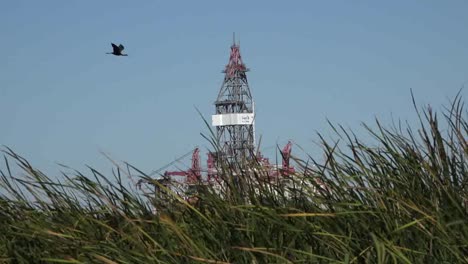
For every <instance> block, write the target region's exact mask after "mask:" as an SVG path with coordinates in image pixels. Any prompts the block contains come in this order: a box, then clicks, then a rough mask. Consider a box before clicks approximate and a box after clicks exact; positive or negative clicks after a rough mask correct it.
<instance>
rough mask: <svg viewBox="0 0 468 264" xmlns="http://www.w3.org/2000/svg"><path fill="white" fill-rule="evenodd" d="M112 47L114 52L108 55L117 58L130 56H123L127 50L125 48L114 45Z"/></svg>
mask: <svg viewBox="0 0 468 264" xmlns="http://www.w3.org/2000/svg"><path fill="white" fill-rule="evenodd" d="M111 45H112V49H113V51H112V52H107V53H106V54H112V55H115V56H128V55H127V54H123V53H122V51H123V50H124V49H125V47H124V46H123V45H122V44H120V45H119V46H117V45H115V44H114V43H111Z"/></svg>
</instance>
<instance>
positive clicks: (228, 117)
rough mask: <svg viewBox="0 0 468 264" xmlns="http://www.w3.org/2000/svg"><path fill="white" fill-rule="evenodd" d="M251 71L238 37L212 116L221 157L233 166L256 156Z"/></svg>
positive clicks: (233, 46) (234, 43) (225, 70)
mask: <svg viewBox="0 0 468 264" xmlns="http://www.w3.org/2000/svg"><path fill="white" fill-rule="evenodd" d="M248 71H249V69H248V68H247V67H246V66H245V64H244V62H243V61H242V57H241V54H240V47H239V44H236V42H235V36H234V39H233V44H232V45H231V53H230V56H229V62H228V64H227V65H226V67H225V69H224V71H223V73H224V81H223V84H222V85H221V88H220V90H219V93H218V97H217V98H216V101H215V103H214V104H215V107H216V113H215V114H214V115H213V116H212V125H213V126H214V127H216V139H217V143H218V144H219V148H220V151H219V153H216V154H217V157H218V158H219V159H223V161H227V162H229V163H231V164H242V163H244V162H245V161H246V160H249V159H252V158H253V156H254V153H255V151H254V148H255V135H254V131H255V129H254V125H255V123H254V118H255V115H254V102H253V99H252V94H251V92H250V87H249V83H248V81H247V75H246V73H247V72H248Z"/></svg>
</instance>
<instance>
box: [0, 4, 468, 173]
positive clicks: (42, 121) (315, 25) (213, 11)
mask: <svg viewBox="0 0 468 264" xmlns="http://www.w3.org/2000/svg"><path fill="white" fill-rule="evenodd" d="M467 10H468V2H466V1H461V0H460V1H456V0H453V1H435V0H434V1H422V0H421V1H396V0H395V1H385V2H384V1H310V0H308V1H117V0H114V1H104V0H103V1H49V0H43V1H22V0H15V1H3V2H1V3H0V35H1V41H0V48H1V50H2V55H1V60H0V144H2V145H7V146H9V147H11V148H13V149H14V150H15V151H17V152H19V153H20V154H21V155H23V156H25V157H26V158H27V159H29V160H30V161H31V163H32V164H33V165H35V166H36V167H38V168H40V169H42V170H45V171H46V172H58V167H57V166H56V165H55V163H56V162H60V163H64V164H67V165H70V166H71V167H74V168H77V169H80V170H81V169H83V168H84V165H85V164H88V165H91V166H94V167H96V168H97V169H100V170H104V171H106V170H107V169H109V168H110V167H111V164H110V163H109V162H108V161H107V160H106V159H105V158H104V157H103V156H102V155H101V154H100V153H99V151H101V150H102V151H105V152H107V153H109V154H110V155H111V156H112V157H113V158H115V159H116V160H118V161H120V160H125V161H129V162H130V163H132V164H134V165H135V166H137V167H139V168H141V169H142V170H144V171H151V170H152V169H155V168H158V167H161V166H163V165H164V164H166V163H168V162H170V161H171V160H173V159H174V158H175V157H177V156H179V155H182V154H184V153H186V152H187V151H189V150H190V149H192V148H193V147H194V146H195V145H199V146H201V147H208V143H207V142H206V141H205V140H204V139H203V138H202V137H201V136H200V133H207V132H208V130H207V128H206V127H205V124H204V123H203V121H202V120H201V118H200V117H199V115H198V113H197V112H196V110H195V107H197V108H198V109H200V111H201V112H202V114H203V115H204V116H205V117H206V118H207V119H208V120H210V119H211V118H210V115H211V114H213V113H214V105H213V102H214V100H215V98H216V95H217V92H218V90H219V88H220V85H221V82H222V79H223V75H222V74H221V70H222V69H223V67H224V65H225V64H226V63H227V61H228V55H229V46H230V45H231V42H232V32H234V31H235V32H237V34H238V35H239V36H240V41H241V53H242V56H243V59H244V62H245V63H246V65H247V67H249V68H250V69H251V71H250V72H249V73H248V79H249V83H250V87H251V90H252V93H253V96H254V100H255V102H256V110H257V135H260V134H261V135H262V136H263V139H262V141H263V146H264V147H265V148H266V152H267V153H268V152H269V151H268V148H270V150H271V149H272V148H271V146H274V145H275V144H276V143H279V144H280V145H283V144H285V143H286V141H287V140H288V139H292V140H294V141H295V142H296V143H297V144H300V145H301V146H302V147H303V148H305V149H306V150H307V151H308V152H310V153H312V154H318V153H319V151H318V150H317V149H316V146H315V144H314V143H313V141H314V140H317V136H316V132H317V131H318V132H321V133H324V134H325V135H329V134H331V130H330V128H329V127H328V125H327V123H326V119H327V118H328V119H330V120H331V121H332V122H335V123H340V124H343V125H344V126H346V127H350V128H352V129H355V130H356V131H358V133H359V131H360V129H361V128H360V123H361V122H372V120H373V119H374V118H375V117H378V118H380V119H381V120H382V122H383V123H384V124H390V122H391V118H392V116H393V117H394V118H400V119H402V120H409V121H410V122H413V121H414V120H415V114H414V111H413V109H412V105H411V98H410V88H412V89H413V91H414V93H415V95H416V99H417V100H418V103H419V104H420V105H423V104H428V103H430V104H432V105H434V106H435V108H436V109H440V108H441V105H442V104H446V103H447V102H448V100H449V98H453V96H454V95H455V94H456V93H457V92H458V90H459V89H460V87H461V86H462V84H463V83H464V82H465V81H467V80H468V31H467V29H466V28H467V25H468V13H467ZM110 42H115V43H122V44H124V45H125V47H126V52H127V53H128V54H129V56H128V57H114V56H110V55H106V54H105V53H106V52H109V51H111V47H110ZM466 91H467V90H466V89H465V90H464V91H463V95H464V96H465V98H466V94H467V92H466ZM318 155H319V154H318ZM186 163H187V164H188V163H189V162H188V161H187V162H186Z"/></svg>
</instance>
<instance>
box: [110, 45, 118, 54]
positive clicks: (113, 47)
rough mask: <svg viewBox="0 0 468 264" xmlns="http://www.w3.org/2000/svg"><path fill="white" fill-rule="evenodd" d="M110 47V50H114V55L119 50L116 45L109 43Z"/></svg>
mask: <svg viewBox="0 0 468 264" xmlns="http://www.w3.org/2000/svg"><path fill="white" fill-rule="evenodd" d="M111 45H112V49H114V53H119V51H120V49H119V47H117V45H115V44H114V43H111Z"/></svg>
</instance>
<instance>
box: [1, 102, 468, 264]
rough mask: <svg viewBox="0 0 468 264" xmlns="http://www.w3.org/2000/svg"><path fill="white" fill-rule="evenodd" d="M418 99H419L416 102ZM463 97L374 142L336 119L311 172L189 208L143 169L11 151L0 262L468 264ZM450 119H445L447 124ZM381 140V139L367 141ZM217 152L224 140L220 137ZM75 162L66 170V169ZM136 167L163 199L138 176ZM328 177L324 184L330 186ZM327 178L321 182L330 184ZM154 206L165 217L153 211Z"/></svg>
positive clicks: (202, 194) (375, 131)
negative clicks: (47, 161)
mask: <svg viewBox="0 0 468 264" xmlns="http://www.w3.org/2000/svg"><path fill="white" fill-rule="evenodd" d="M415 105H416V104H415ZM463 105H464V103H463V101H462V98H461V97H460V96H457V97H455V99H454V100H453V103H452V104H451V105H450V106H449V107H448V108H446V109H445V110H443V111H442V114H437V113H435V112H434V111H433V110H432V109H431V108H430V107H427V108H425V109H424V110H423V111H421V112H420V111H419V110H418V108H416V107H415V109H416V111H417V114H418V116H419V120H420V124H419V127H417V128H414V127H411V126H406V127H405V128H403V127H401V126H397V127H395V126H393V127H390V128H388V127H385V126H383V125H382V124H381V123H380V122H379V121H378V120H376V123H375V125H373V126H372V127H371V126H370V125H368V126H366V128H367V131H368V133H367V137H364V138H358V137H357V136H356V135H355V134H353V132H352V131H349V130H346V129H344V128H343V127H341V126H336V125H333V124H330V128H331V129H332V130H333V131H335V132H336V140H335V141H327V140H325V139H324V138H323V137H322V136H321V135H318V138H319V139H320V145H321V147H322V149H323V152H324V154H325V156H326V157H327V158H326V160H325V161H324V162H318V161H317V160H315V159H314V158H313V157H307V158H306V159H302V160H301V159H297V160H296V163H297V165H296V168H297V169H298V171H299V172H297V173H296V174H295V175H292V176H290V177H288V178H287V179H285V180H283V181H265V178H268V177H269V175H267V173H266V172H262V171H261V168H259V166H258V164H252V165H250V166H251V169H255V168H256V169H259V170H253V171H255V173H253V174H249V175H244V176H243V177H238V178H237V180H233V179H232V177H230V176H231V175H232V170H233V168H232V166H230V165H227V164H224V166H220V168H219V169H220V170H221V172H220V176H221V177H222V178H224V179H225V180H226V182H227V184H226V185H225V190H224V192H225V195H224V196H223V197H220V196H219V195H217V194H216V193H215V192H214V190H213V189H212V188H210V187H204V188H201V187H200V189H199V191H198V194H197V196H198V202H197V203H195V204H190V203H187V202H186V201H185V200H183V199H181V198H180V197H178V196H177V195H176V194H174V193H173V192H172V191H171V190H169V189H167V188H165V187H164V186H162V185H161V184H160V183H159V182H157V181H154V180H152V179H150V178H149V177H147V176H146V175H145V174H144V173H143V172H141V171H139V170H137V169H136V168H134V167H133V166H131V165H129V164H127V165H126V166H124V167H123V168H122V167H116V169H115V170H114V171H113V172H112V174H111V175H103V174H101V173H100V172H98V171H96V170H94V169H93V168H89V172H87V174H82V173H80V172H78V171H73V170H70V169H66V171H67V172H64V173H63V174H62V177H61V178H60V179H55V178H54V179H52V178H50V177H48V176H47V175H44V174H43V173H41V171H39V170H38V169H36V168H34V167H33V166H32V165H31V164H30V163H28V161H26V160H25V159H24V158H22V157H21V156H19V155H18V154H16V153H15V152H14V151H13V150H11V149H9V148H6V147H5V148H4V150H3V151H4V154H5V155H4V157H5V158H4V164H3V165H2V166H1V167H0V177H1V178H0V195H1V196H0V206H1V210H0V258H1V260H2V261H4V262H11V263H34V262H37V263H39V262H57V263H89V262H92V263H317V262H319V263H330V262H331V263H389V262H390V263H463V262H468V224H467V221H468V211H467V209H468V189H467V188H468V187H467V184H468V175H467V155H468V143H467V140H466V139H467V134H468V122H467V120H466V117H467V112H466V110H464V108H463ZM441 119H442V121H445V122H444V123H442V124H441V123H440V120H441ZM369 137H372V138H373V139H374V140H376V141H377V142H378V143H377V144H372V145H370V144H369V143H367V142H368V141H369ZM213 143H214V147H216V144H215V143H216V142H213ZM64 170H65V169H64ZM135 172H138V173H140V174H141V175H142V177H143V178H145V179H146V180H147V181H149V182H151V183H152V184H153V185H157V186H159V187H160V189H161V191H160V192H158V193H157V194H155V193H154V192H152V191H151V190H153V186H151V185H149V186H144V187H147V188H149V190H150V191H146V192H141V191H139V190H136V189H135V188H133V187H132V186H129V185H128V184H126V183H127V182H128V178H129V176H130V175H132V174H134V173H135ZM319 183H321V184H319ZM322 183H323V184H322ZM154 208H156V210H157V213H156V214H155V213H154Z"/></svg>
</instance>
